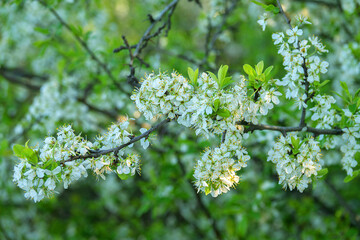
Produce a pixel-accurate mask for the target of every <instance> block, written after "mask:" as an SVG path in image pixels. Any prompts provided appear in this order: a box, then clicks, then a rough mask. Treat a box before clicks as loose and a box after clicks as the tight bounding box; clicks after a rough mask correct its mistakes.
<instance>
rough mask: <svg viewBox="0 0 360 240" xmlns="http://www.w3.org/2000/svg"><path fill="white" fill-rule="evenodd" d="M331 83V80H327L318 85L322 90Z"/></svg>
mask: <svg viewBox="0 0 360 240" xmlns="http://www.w3.org/2000/svg"><path fill="white" fill-rule="evenodd" d="M329 82H330V80H325V81H323V82H322V83H320V84H319V85H318V88H322V87H323V86H325V85H326V84H328V83H329Z"/></svg>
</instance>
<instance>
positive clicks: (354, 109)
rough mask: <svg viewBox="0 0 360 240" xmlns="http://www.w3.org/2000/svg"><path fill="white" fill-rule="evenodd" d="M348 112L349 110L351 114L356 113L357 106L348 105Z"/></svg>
mask: <svg viewBox="0 0 360 240" xmlns="http://www.w3.org/2000/svg"><path fill="white" fill-rule="evenodd" d="M349 110H350V112H352V113H353V114H354V113H356V111H357V104H356V103H354V104H351V105H349Z"/></svg>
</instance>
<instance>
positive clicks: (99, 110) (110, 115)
mask: <svg viewBox="0 0 360 240" xmlns="http://www.w3.org/2000/svg"><path fill="white" fill-rule="evenodd" d="M77 100H78V101H79V102H81V103H83V104H84V105H85V106H87V107H88V108H89V109H90V110H91V111H94V112H98V113H102V114H104V115H106V116H108V117H110V118H112V119H116V118H117V117H118V115H117V114H116V113H115V112H111V111H108V110H105V109H101V108H98V107H96V106H94V105H92V104H90V103H88V102H87V101H86V98H77Z"/></svg>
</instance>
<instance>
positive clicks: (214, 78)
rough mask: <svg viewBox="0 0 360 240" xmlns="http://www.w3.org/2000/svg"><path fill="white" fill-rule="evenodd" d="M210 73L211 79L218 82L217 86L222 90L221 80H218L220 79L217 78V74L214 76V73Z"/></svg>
mask: <svg viewBox="0 0 360 240" xmlns="http://www.w3.org/2000/svg"><path fill="white" fill-rule="evenodd" d="M208 73H209V75H210V77H211V78H212V79H213V80H214V81H215V82H217V84H218V86H219V88H220V83H219V80H218V78H217V77H216V76H215V74H213V73H212V72H208Z"/></svg>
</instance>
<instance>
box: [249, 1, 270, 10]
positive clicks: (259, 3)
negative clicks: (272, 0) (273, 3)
mask: <svg viewBox="0 0 360 240" xmlns="http://www.w3.org/2000/svg"><path fill="white" fill-rule="evenodd" d="M252 2H253V3H255V4H256V5H259V6H261V7H263V8H266V7H267V5H266V4H264V3H261V2H258V1H255V0H252Z"/></svg>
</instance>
